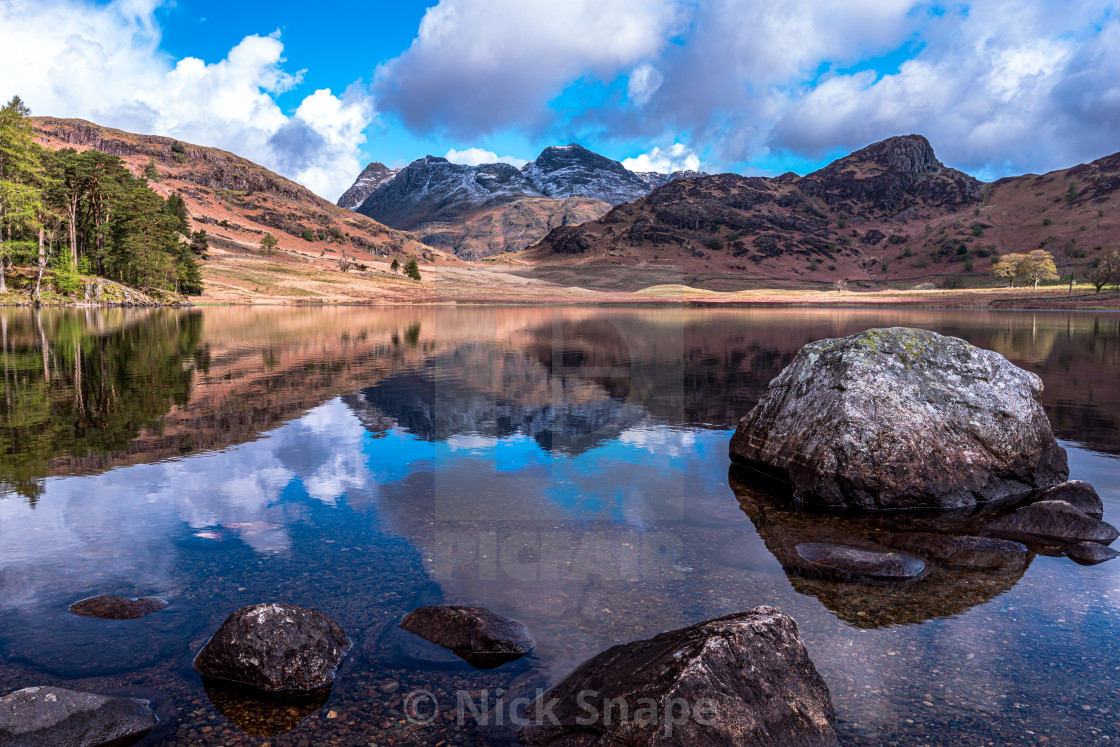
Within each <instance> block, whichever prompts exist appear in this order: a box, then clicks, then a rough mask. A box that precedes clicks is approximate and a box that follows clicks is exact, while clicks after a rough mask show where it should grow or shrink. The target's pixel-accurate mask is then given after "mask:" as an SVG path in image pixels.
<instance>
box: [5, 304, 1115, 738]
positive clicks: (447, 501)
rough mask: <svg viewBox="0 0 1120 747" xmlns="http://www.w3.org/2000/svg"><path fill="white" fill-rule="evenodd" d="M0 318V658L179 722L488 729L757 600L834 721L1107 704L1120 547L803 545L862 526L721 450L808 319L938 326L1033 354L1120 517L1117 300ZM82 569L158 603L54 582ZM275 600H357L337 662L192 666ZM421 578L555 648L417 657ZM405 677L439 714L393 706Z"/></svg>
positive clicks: (1082, 464) (277, 731)
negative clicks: (1037, 304) (84, 605)
mask: <svg viewBox="0 0 1120 747" xmlns="http://www.w3.org/2000/svg"><path fill="white" fill-rule="evenodd" d="M0 326H2V330H0V331H2V333H3V339H2V343H3V350H2V358H3V369H4V395H5V399H4V402H3V404H2V406H3V408H4V410H3V413H4V417H3V420H2V421H0V431H2V438H0V657H2V658H0V693H7V692H10V691H11V690H14V689H18V688H21V687H27V686H31V685H43V684H62V685H64V686H68V687H72V688H74V689H87V690H108V689H114V688H122V687H130V688H141V689H154V690H158V691H160V692H162V693H165V694H166V695H167V696H169V697H170V698H171V699H172V700H173V701H174V702H175V704H176V706H177V708H178V719H177V721H175V722H173V723H169V724H168V728H165V729H164V730H163V731H162V732H161V733H159V734H157V735H155V737H156V738H157V739H153V740H152V741H153V742H155V741H158V743H159V744H168V745H175V744H200V743H203V744H216V745H217V744H222V745H226V744H231V745H232V744H264V743H266V742H267V743H269V744H297V745H309V744H310V745H319V744H344V745H369V744H379V745H380V744H424V743H427V744H437V743H440V742H441V741H444V740H446V743H447V744H490V743H495V742H498V741H500V739H501V737H500V736H496V732H494V731H493V730H489V729H481V728H478V727H476V726H475V725H474V722H473V721H472V720H469V719H468V720H467V721H466V722H465V723H463V724H459V723H457V719H456V718H454V714H453V713H452V712H450V711H448V709H451V710H452V711H453V710H454V708H455V705H456V697H457V695H456V693H462V692H468V693H472V696H471V697H475V696H476V695H479V694H480V693H482V692H484V691H485V692H488V693H490V694H491V695H492V696H494V697H497V696H500V695H502V694H503V693H506V692H509V693H516V692H522V691H527V692H530V693H532V692H533V688H535V687H538V686H546V685H547V684H550V683H553V682H556V681H557V680H558V679H559V678H561V677H563V676H564V675H565V674H566V673H567V672H569V671H570V670H571V669H572V668H574V667H575V666H576V665H577V664H578V663H580V662H581V661H583V660H584V659H586V658H588V657H590V656H591V655H593V654H595V653H597V652H599V651H601V650H603V649H605V648H607V647H609V646H611V645H614V644H617V643H622V642H626V641H631V640H635V639H639V638H647V637H650V636H652V635H654V634H656V633H659V632H662V631H666V630H671V629H674V628H679V627H683V626H685V625H688V624H692V623H695V622H698V621H701V620H705V619H708V618H712V617H716V616H719V615H723V614H727V613H730V612H737V611H742V610H747V609H750V608H753V607H755V606H757V605H760V604H768V605H773V606H777V607H780V608H781V609H782V610H783V611H785V612H786V613H788V614H790V615H791V616H792V617H794V618H795V619H796V620H797V622H798V624H799V626H800V629H801V633H802V636H803V638H804V640H805V642H806V645H807V647H808V649H809V652H810V655H811V657H812V659H813V661H814V662H815V664H816V666H817V668H818V669H819V671H820V672H821V674H822V675H823V677H824V679H825V680H826V682H827V683H828V685H829V688H830V690H831V693H832V698H833V701H834V703H835V706H836V711H837V716H838V731H839V734H840V737H841V740H842V742H843V743H844V744H852V745H879V744H898V745H912V744H931V745H933V744H938V745H964V744H968V745H972V744H975V745H989V744H999V745H1003V744H1024V745H1026V744H1042V743H1046V744H1051V745H1083V744H1090V743H1097V742H1100V743H1115V740H1118V739H1120V646H1117V645H1116V634H1117V631H1118V629H1120V562H1111V563H1104V564H1102V565H1099V566H1094V567H1082V566H1078V565H1076V564H1074V563H1073V562H1071V561H1070V560H1068V559H1066V558H1064V557H1049V556H1046V555H1041V554H1039V555H1035V554H1034V553H1030V554H1029V555H1027V556H1024V557H1023V558H1022V560H1021V562H1017V563H1016V564H1014V565H1011V566H1000V567H990V568H976V567H969V568H960V567H948V566H946V567H941V566H937V565H936V564H934V567H933V568H932V570H931V571H930V572H929V573H927V574H925V575H923V576H922V577H921V578H919V579H917V580H916V581H915V582H913V583H907V584H901V585H897V586H890V585H871V584H861V583H853V582H838V581H828V580H822V579H819V578H811V577H806V576H804V575H802V574H799V573H797V572H796V571H795V570H794V569H792V568H790V569H787V566H788V563H787V564H786V565H783V562H782V558H784V548H785V547H786V546H785V544H783V543H784V542H785V540H784V539H783V538H784V537H785V536H786V534H788V533H789V531H790V527H791V526H793V525H794V524H796V523H797V522H802V523H803V522H806V521H808V522H810V523H815V525H817V526H818V527H824V528H826V529H828V530H829V531H838V530H839V529H843V530H844V531H854V532H859V531H869V529H868V526H870V525H869V524H867V523H866V522H865V523H864V524H863V525H859V523H858V522H856V521H855V520H853V519H851V518H850V517H835V516H818V515H813V516H809V517H806V516H803V515H801V514H803V513H804V512H797V511H795V510H794V509H793V508H792V507H791V506H790V505H789V503H788V501H785V500H783V497H782V495H781V494H780V492H781V491H780V489H777V488H775V487H774V486H773V485H770V484H768V483H765V482H764V481H763V479H762V478H760V477H757V476H752V475H750V474H745V473H743V472H741V471H739V470H734V471H729V466H730V462H729V460H728V457H727V446H728V441H729V439H730V436H731V432H732V431H733V429H734V427H735V424H736V423H737V421H738V419H739V418H740V417H742V416H743V415H745V414H746V413H747V412H748V411H749V410H750V409H751V407H753V405H754V404H755V402H757V400H758V399H759V398H760V397H761V395H762V393H763V392H764V391H765V389H766V386H767V384H768V382H769V381H770V380H771V379H772V378H774V377H775V376H776V375H777V374H778V372H779V371H781V370H782V368H783V367H784V366H785V365H786V364H788V363H789V362H790V361H791V360H792V358H793V356H794V354H795V353H796V352H797V350H798V349H799V348H800V347H801V346H802V345H803V344H805V343H807V342H810V341H812V340H816V339H820V338H823V337H838V336H844V335H848V334H853V333H856V332H859V331H861V330H864V329H867V328H870V327H884V326H913V327H922V328H927V329H931V330H935V331H938V332H942V333H945V334H952V335H956V336H959V337H962V338H964V339H967V340H969V341H970V342H972V343H974V344H976V345H979V346H982V347H985V348H990V349H993V350H996V351H998V352H999V353H1002V354H1003V355H1005V356H1007V357H1008V358H1009V359H1010V360H1012V361H1013V362H1014V363H1016V364H1018V365H1019V366H1022V367H1024V368H1026V369H1028V370H1031V371H1034V372H1035V373H1037V374H1039V375H1040V376H1041V377H1042V379H1043V381H1044V382H1045V386H1046V390H1045V393H1044V395H1043V400H1044V405H1045V408H1046V411H1047V414H1048V415H1049V418H1050V421H1051V424H1052V425H1053V428H1054V431H1055V434H1056V435H1057V437H1058V438H1059V440H1060V441H1061V443H1062V444H1063V445H1064V446H1065V447H1066V449H1067V450H1068V452H1069V461H1070V473H1071V474H1070V477H1071V479H1083V480H1087V481H1089V482H1091V483H1093V484H1094V485H1095V486H1096V488H1097V490H1098V491H1099V492H1100V494H1101V496H1102V498H1103V500H1104V503H1105V517H1104V518H1105V520H1106V521H1110V522H1112V523H1117V522H1118V519H1120V314H1116V313H1088V312H1087V313H1050V312H1013V311H1000V312H995V311H982V310H967V311H957V310H953V311H938V310H899V309H892V310H883V309H878V310H869V309H828V310H814V309H752V310H743V309H713V310H707V309H683V308H675V307H674V308H641V309H628V308H617V309H615V308H612V309H601V308H599V309H597V308H508V307H501V308H481V307H458V308H457V307H427V308H395V307H390V308H358V307H352V308H351V307H343V308H275V309H273V308H207V309H201V310H198V309H194V310H136V309H113V310H104V311H101V310H50V311H48V310H44V311H42V312H35V311H32V310H29V309H13V310H0ZM921 520H924V519H921ZM875 521H879V520H875ZM884 521H887V520H884ZM889 521H891V522H895V524H897V523H898V522H903V523H905V522H906V521H910V519H909V518H906V517H904V518H901V519H900V518H897V517H895V518H892V519H890V520H889ZM914 521H919V519H914ZM871 524H875V522H874V521H872V522H871ZM873 529H874V531H877V532H878V531H882V532H890V531H896V530H897V529H898V527H897V526H894V525H892V526H889V527H888V526H885V525H884V526H878V525H875V526H874V527H873ZM95 594H123V595H127V596H143V595H151V596H158V597H161V598H163V599H166V600H167V601H168V602H169V606H168V608H167V609H165V610H163V611H161V612H157V613H155V614H151V615H149V616H147V617H144V618H142V619H139V620H123V621H106V620H99V619H93V618H83V617H78V616H76V615H72V614H70V613H69V612H68V610H67V608H68V606H69V605H70V604H71V603H72V602H74V601H77V600H80V599H83V598H85V597H88V596H91V595H95ZM263 601H278V602H290V603H295V604H301V605H307V606H311V607H315V608H317V609H320V610H322V611H324V612H326V613H328V614H329V615H330V616H331V617H333V618H334V619H335V620H337V621H338V622H339V623H340V624H341V625H342V626H343V627H344V628H345V629H346V631H347V633H348V634H349V635H350V637H351V639H352V640H353V641H354V644H355V645H354V648H353V650H352V651H351V653H350V655H349V656H348V658H347V660H346V663H345V664H344V666H343V669H342V671H341V673H340V675H339V677H338V679H337V681H336V683H335V685H334V687H333V689H332V690H331V692H330V694H329V697H325V698H319V699H314V700H311V701H307V702H304V701H296V700H293V701H292V702H287V703H280V704H270V703H261V702H258V701H256V700H255V699H253V698H252V697H251V696H249V695H246V694H244V693H237V692H225V691H221V692H219V691H213V690H212V689H211V690H210V691H208V690H207V689H206V688H204V687H203V684H202V682H201V681H200V680H199V678H198V677H197V675H195V674H194V673H193V671H192V670H191V660H192V658H193V656H194V654H195V653H197V651H198V650H199V648H200V647H201V646H202V645H203V644H204V643H205V642H206V640H207V639H208V637H209V636H210V635H211V634H212V633H213V632H214V630H216V629H217V627H218V626H219V625H220V624H221V622H222V620H223V619H225V617H226V616H227V615H228V614H229V613H230V612H232V611H233V610H235V609H237V608H239V607H242V606H245V605H248V604H253V603H257V602H263ZM428 603H449V604H471V605H481V606H485V607H488V608H490V609H492V610H494V611H496V612H498V613H501V614H504V615H507V616H509V617H513V618H515V619H517V620H520V621H521V622H523V623H525V624H526V625H527V626H528V627H529V629H530V631H531V632H532V634H533V637H534V638H535V639H536V641H537V647H536V649H535V651H534V652H533V653H532V654H531V655H530V656H529V657H526V658H525V659H522V660H521V661H519V662H516V663H514V664H511V665H507V666H504V667H501V668H498V669H493V670H485V671H483V670H474V669H470V668H469V667H467V666H466V665H462V664H460V665H456V664H454V663H449V662H441V661H431V660H427V659H425V658H424V656H423V654H417V653H415V652H410V650H409V649H408V647H407V646H404V645H399V644H398V643H394V639H393V636H392V634H391V633H390V632H388V631H391V630H392V628H393V626H394V625H395V622H396V621H397V620H398V619H399V618H400V616H401V615H402V614H404V613H406V612H408V611H409V610H411V609H413V608H415V607H416V606H420V605H423V604H428ZM419 692H425V693H430V694H431V697H432V698H434V699H435V700H436V701H438V702H439V704H440V706H441V707H442V708H443V711H444V712H446V715H444V713H440V714H438V715H437V716H436V717H435V718H434V719H432V720H431V721H432V722H431V723H425V722H426V721H428V720H429V719H428V718H418V719H417V718H412V719H410V718H408V716H409V715H411V714H412V712H411V711H409V712H406V711H407V709H408V708H409V707H410V704H412V701H409V698H410V696H412V695H413V694H415V693H419ZM479 697H481V696H480V695H479Z"/></svg>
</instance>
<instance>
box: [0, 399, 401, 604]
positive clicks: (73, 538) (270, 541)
mask: <svg viewBox="0 0 1120 747" xmlns="http://www.w3.org/2000/svg"><path fill="white" fill-rule="evenodd" d="M367 442H368V439H367V438H366V431H365V429H364V428H363V427H362V425H361V424H360V423H359V422H358V421H357V419H356V418H355V417H354V415H353V413H351V411H350V410H349V409H348V408H347V407H346V406H345V405H344V404H343V403H342V402H341V401H339V400H332V401H330V402H328V403H326V404H324V405H322V406H320V407H317V408H315V409H314V410H312V411H310V412H309V413H308V414H307V415H306V416H305V417H304V418H303V419H301V420H298V421H295V422H292V423H288V424H286V425H284V426H281V427H280V428H277V429H276V430H274V431H272V432H270V433H269V434H267V435H266V436H264V437H262V438H261V439H260V440H258V441H255V442H251V443H247V444H242V445H240V446H237V447H234V448H230V449H226V450H224V451H220V452H214V453H210V454H206V455H202V456H197V457H186V458H183V459H175V460H170V461H166V462H161V463H157V464H147V465H135V466H131V467H128V468H126V469H117V470H111V471H109V472H106V473H103V474H101V475H97V476H94V477H67V478H56V479H52V480H48V481H47V483H46V487H45V491H44V495H43V497H42V499H41V500H40V501H39V502H38V504H37V505H36V506H35V507H34V508H33V507H32V506H31V505H30V504H29V503H28V502H26V501H22V500H14V499H5V500H0V577H2V578H3V581H4V583H3V589H4V593H3V598H2V599H0V606H5V607H11V606H19V605H23V604H28V603H31V602H33V601H34V600H35V599H36V597H37V596H38V595H39V594H40V593H42V592H43V591H44V590H46V589H52V588H59V589H73V588H75V587H76V588H80V589H87V588H88V589H91V590H93V589H97V590H108V591H112V592H114V593H118V592H124V591H128V590H131V589H136V590H138V591H139V592H142V593H157V592H159V591H161V590H163V589H167V588H170V587H172V586H173V585H174V581H173V577H174V575H175V554H176V551H175V550H174V549H173V548H174V545H175V543H176V542H177V541H181V540H183V539H185V538H188V537H189V538H191V541H192V542H193V543H194V546H196V547H197V546H199V543H207V542H214V543H217V542H222V541H230V540H231V539H234V538H236V539H239V540H241V541H243V542H245V543H246V544H247V545H248V546H249V547H251V548H252V549H253V550H254V551H256V552H258V553H262V554H266V553H276V552H284V551H286V550H288V549H289V548H290V546H291V536H290V531H289V529H288V527H289V526H290V525H291V524H292V523H293V522H295V521H299V520H301V519H300V516H301V513H303V512H301V511H300V507H299V506H298V505H296V504H291V503H287V504H285V503H284V502H283V501H282V498H283V496H284V493H285V490H286V489H287V488H288V486H289V485H290V484H292V483H293V482H294V481H298V482H299V483H300V484H301V485H302V487H303V490H304V491H306V494H307V495H308V496H309V497H311V498H312V499H314V500H316V501H319V502H321V503H323V504H325V505H328V506H334V505H336V503H337V501H338V500H339V499H340V498H342V497H343V496H346V498H347V501H348V502H350V503H351V504H355V503H357V504H359V505H368V504H369V503H370V502H371V501H372V500H375V499H376V490H377V484H376V480H377V476H376V475H374V474H373V472H372V471H371V468H370V466H369V464H370V462H372V461H373V460H372V459H371V458H370V455H368V454H367V453H365V451H364V446H365V443H367ZM398 468H400V466H399V465H398ZM184 528H189V530H190V531H189V532H184ZM28 537H34V538H35V541H34V542H28V541H27V538H28ZM60 577H61V578H60ZM63 579H65V580H63Z"/></svg>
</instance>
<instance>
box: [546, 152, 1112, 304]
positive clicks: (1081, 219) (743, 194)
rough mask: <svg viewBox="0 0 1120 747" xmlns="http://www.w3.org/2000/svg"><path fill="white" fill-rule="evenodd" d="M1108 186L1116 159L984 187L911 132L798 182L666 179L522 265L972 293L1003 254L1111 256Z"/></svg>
mask: <svg viewBox="0 0 1120 747" xmlns="http://www.w3.org/2000/svg"><path fill="white" fill-rule="evenodd" d="M1071 181H1072V182H1074V183H1075V190H1076V192H1077V194H1076V196H1075V197H1074V198H1073V199H1072V200H1070V199H1067V197H1068V190H1069V184H1070V182H1071ZM1117 188H1120V155H1115V156H1110V157H1108V158H1104V159H1100V160H1098V161H1095V162H1093V163H1092V164H1087V165H1081V166H1077V167H1074V168H1072V169H1067V170H1064V171H1058V172H1054V173H1052V174H1047V175H1044V176H1036V175H1026V176H1021V177H1014V178H1007V179H1001V180H999V181H998V182H995V183H992V184H984V183H982V182H980V181H978V180H977V179H974V178H973V177H971V176H968V175H967V174H964V173H962V172H960V171H957V170H955V169H951V168H948V167H946V166H945V165H944V164H942V163H941V162H940V161H938V160H937V157H936V155H935V154H934V151H933V148H932V147H931V146H930V144H929V142H928V141H927V140H926V139H925V138H924V137H921V136H919V135H909V136H903V137H895V138H890V139H888V140H885V141H883V142H880V143H876V144H874V145H871V146H868V147H867V148H864V149H862V150H860V151H857V152H855V153H853V154H851V155H849V156H846V157H844V158H841V159H839V160H837V161H835V162H833V163H832V164H829V165H828V166H826V167H825V168H823V169H821V170H819V171H816V172H814V173H812V174H809V175H808V176H805V177H799V176H797V175H795V174H784V175H782V176H779V177H776V178H764V177H743V176H738V175H735V174H720V175H716V176H708V177H702V178H696V179H688V180H679V181H674V182H671V183H669V184H667V185H664V186H662V187H659V188H658V189H656V190H654V191H653V192H652V193H650V194H649V195H648V196H646V197H644V198H641V199H639V200H636V201H634V202H631V203H626V204H623V205H619V206H617V207H615V208H614V209H612V210H611V211H610V212H609V213H607V214H606V215H605V216H603V217H602V218H600V219H599V220H597V221H591V222H588V223H584V224H582V225H579V226H564V227H559V228H555V229H553V230H552V231H551V232H550V233H549V234H548V236H546V237H545V238H544V239H543V240H542V241H541V242H540V243H539V244H537V245H536V246H534V247H532V248H530V250H529V251H528V252H526V254H525V256H526V258H528V259H530V260H532V261H534V262H535V263H537V264H538V266H537V267H535V268H534V269H533V270H532V271H531V272H530V273H529V274H531V275H533V276H535V277H539V278H549V279H552V280H554V281H558V282H570V283H574V282H578V279H577V278H576V277H575V276H577V275H580V274H582V275H586V276H587V277H588V278H590V279H591V282H589V283H586V284H587V285H588V287H600V288H604V289H606V288H611V289H627V290H634V289H637V288H639V287H642V286H643V285H649V284H651V283H656V282H661V283H664V282H680V283H685V284H689V285H692V286H694V287H704V288H711V289H717V290H732V289H740V288H758V287H812V286H814V285H816V286H818V287H819V286H823V285H829V284H831V283H833V282H835V281H837V280H842V279H844V280H848V281H852V282H857V281H863V282H866V283H872V282H874V283H876V284H882V283H890V284H895V285H898V286H903V287H907V286H909V285H912V284H914V283H916V282H919V281H928V280H934V281H937V282H938V283H939V284H946V283H948V284H949V285H955V284H958V283H964V284H969V283H970V282H971V283H972V284H976V283H979V282H981V281H983V282H987V281H988V280H989V275H988V273H989V270H990V268H991V264H992V262H993V260H994V257H995V256H996V255H997V254H1000V253H1006V252H1010V251H1018V252H1025V251H1030V250H1032V249H1037V248H1047V249H1049V250H1051V251H1052V252H1053V253H1054V255H1055V258H1056V259H1057V261H1058V264H1059V267H1061V268H1063V269H1066V271H1067V272H1068V269H1069V268H1072V269H1074V270H1076V271H1080V270H1081V269H1083V268H1084V267H1086V266H1087V265H1088V263H1089V262H1090V261H1091V260H1092V258H1093V256H1094V255H1096V254H1097V253H1099V252H1101V251H1103V248H1104V247H1111V248H1115V247H1116V246H1117V244H1118V243H1120V226H1118V224H1117V219H1118V218H1120V213H1118V212H1117V207H1118V206H1120V201H1118V200H1117V196H1116V193H1115V190H1116V189H1117ZM588 265H595V266H604V267H611V266H613V267H615V268H617V270H618V271H617V272H613V273H612V272H603V271H601V270H600V271H596V272H590V271H589V269H588V267H587V266H588ZM623 270H628V271H626V272H624V271H623Z"/></svg>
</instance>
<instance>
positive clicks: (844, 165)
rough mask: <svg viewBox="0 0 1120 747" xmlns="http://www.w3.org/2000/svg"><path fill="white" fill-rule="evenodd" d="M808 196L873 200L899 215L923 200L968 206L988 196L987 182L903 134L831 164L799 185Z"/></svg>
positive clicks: (923, 142) (837, 200) (833, 201)
mask: <svg viewBox="0 0 1120 747" xmlns="http://www.w3.org/2000/svg"><path fill="white" fill-rule="evenodd" d="M798 187H799V189H800V190H801V191H802V192H804V193H805V194H807V195H810V196H813V197H818V198H820V199H822V200H823V201H824V202H825V203H827V204H829V205H837V204H841V203H848V204H851V205H861V206H862V205H867V204H870V205H871V206H873V207H874V208H875V209H877V210H881V211H886V212H891V213H899V212H901V211H903V210H906V209H907V208H910V207H914V206H916V205H918V204H922V203H924V204H929V205H933V206H936V207H958V206H968V205H971V204H973V203H978V202H980V200H981V199H983V195H984V191H983V184H982V183H981V182H980V181H979V180H978V179H974V178H973V177H971V176H969V175H967V174H964V173H962V172H960V171H957V170H955V169H949V168H946V167H945V165H944V164H942V163H941V161H939V160H937V156H936V155H935V154H934V152H933V147H932V146H931V145H930V144H929V141H928V140H926V139H925V138H924V137H922V136H921V135H901V136H898V137H892V138H887V139H886V140H883V141H881V142H878V143H874V144H872V145H869V146H867V147H866V148H863V149H861V150H858V151H856V152H855V153H852V154H851V155H849V156H845V157H844V158H841V159H840V160H838V161H834V162H832V163H830V164H829V165H828V166H825V167H824V168H823V169H821V170H820V171H815V172H813V173H812V174H809V175H808V176H806V177H805V178H804V179H802V180H801V181H800V182H799V183H798Z"/></svg>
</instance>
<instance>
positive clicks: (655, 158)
mask: <svg viewBox="0 0 1120 747" xmlns="http://www.w3.org/2000/svg"><path fill="white" fill-rule="evenodd" d="M622 165H623V166H625V167H626V168H628V169H630V170H631V171H656V172H658V173H659V174H671V173H672V172H674V171H685V170H688V171H700V157H699V156H698V155H696V153H695V152H693V150H692V149H691V148H689V147H688V146H687V145H685V144H684V143H673V144H672V145H670V146H669V147H668V148H658V147H654V148H653V149H651V150H650V151H649V152H647V153H642V154H641V155H639V156H635V157H634V158H627V159H625V160H624V161H623V162H622Z"/></svg>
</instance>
